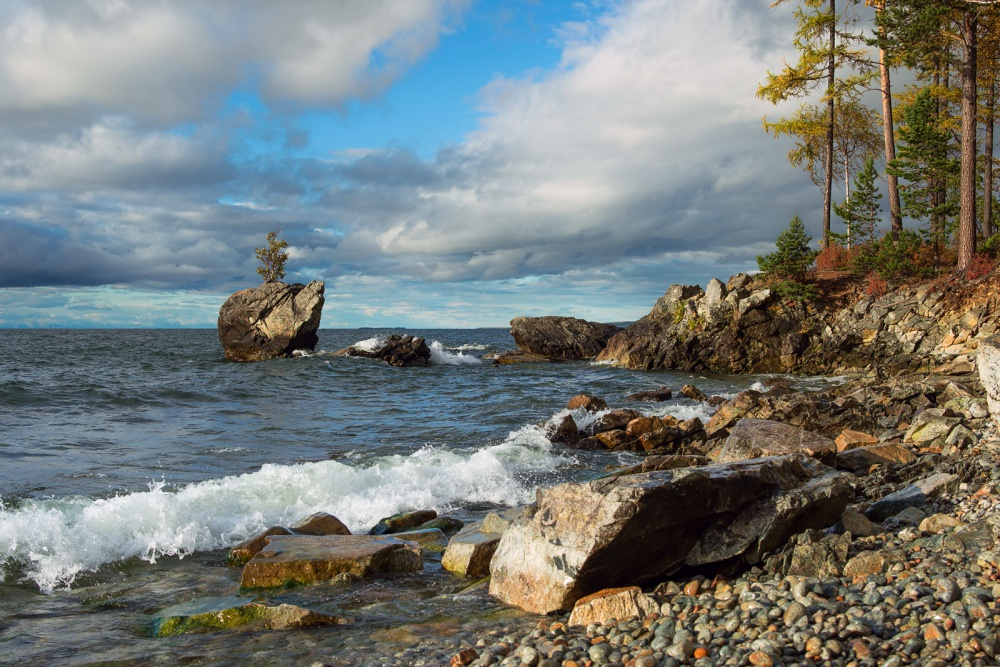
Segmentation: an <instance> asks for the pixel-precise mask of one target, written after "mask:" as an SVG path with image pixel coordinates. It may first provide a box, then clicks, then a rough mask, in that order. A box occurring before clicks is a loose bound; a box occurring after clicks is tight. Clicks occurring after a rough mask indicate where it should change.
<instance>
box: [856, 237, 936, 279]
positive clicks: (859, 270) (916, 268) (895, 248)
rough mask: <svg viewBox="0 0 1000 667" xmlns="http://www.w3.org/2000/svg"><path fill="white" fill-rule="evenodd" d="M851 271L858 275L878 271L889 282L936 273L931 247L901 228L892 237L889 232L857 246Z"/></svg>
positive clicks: (920, 238)
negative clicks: (897, 233)
mask: <svg viewBox="0 0 1000 667" xmlns="http://www.w3.org/2000/svg"><path fill="white" fill-rule="evenodd" d="M851 271H852V272H853V273H855V274H857V275H860V276H870V275H871V274H872V273H873V272H874V273H877V274H878V275H879V276H880V277H881V278H882V279H884V280H886V281H889V282H899V281H902V280H906V279H908V278H929V277H933V276H934V274H935V269H934V258H933V252H932V250H931V247H930V245H929V244H928V243H926V242H925V240H924V239H923V237H922V236H921V235H920V234H919V233H917V232H915V231H913V230H911V229H904V230H902V231H901V232H899V235H898V238H897V239H894V238H893V237H892V235H891V234H886V235H885V236H883V237H882V238H880V239H878V240H876V241H872V242H870V243H866V244H864V245H862V246H859V247H858V248H857V254H856V255H855V256H854V258H853V259H852V262H851Z"/></svg>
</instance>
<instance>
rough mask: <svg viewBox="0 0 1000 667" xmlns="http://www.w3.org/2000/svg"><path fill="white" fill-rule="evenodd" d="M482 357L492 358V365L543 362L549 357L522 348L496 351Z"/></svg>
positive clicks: (546, 361) (547, 360)
mask: <svg viewBox="0 0 1000 667" xmlns="http://www.w3.org/2000/svg"><path fill="white" fill-rule="evenodd" d="M484 359H487V360H492V361H493V365H494V366H511V365H514V364H544V363H548V362H549V361H550V359H549V358H548V357H543V356H542V355H540V354H531V353H530V352H524V351H523V350H516V351H507V352H497V353H495V354H489V355H487V356H485V357H484Z"/></svg>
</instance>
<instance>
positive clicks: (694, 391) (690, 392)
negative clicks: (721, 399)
mask: <svg viewBox="0 0 1000 667" xmlns="http://www.w3.org/2000/svg"><path fill="white" fill-rule="evenodd" d="M681 396H684V397H686V398H690V399H691V400H692V401H702V402H704V401H707V400H708V396H706V395H705V393H704V392H703V391H702V390H701V389H698V387H696V386H694V385H693V384H686V385H684V386H683V387H681Z"/></svg>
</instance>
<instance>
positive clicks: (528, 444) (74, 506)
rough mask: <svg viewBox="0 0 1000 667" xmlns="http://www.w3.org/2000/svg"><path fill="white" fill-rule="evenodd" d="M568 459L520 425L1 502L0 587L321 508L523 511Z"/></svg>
mask: <svg viewBox="0 0 1000 667" xmlns="http://www.w3.org/2000/svg"><path fill="white" fill-rule="evenodd" d="M567 462H571V459H569V458H567V457H566V455H564V454H560V453H556V452H555V451H554V448H553V447H552V446H551V444H550V443H549V441H548V440H547V439H546V438H545V436H544V434H543V432H542V430H541V429H540V428H538V427H535V426H526V427H523V428H521V429H519V430H517V431H514V432H512V433H511V434H510V435H509V436H508V437H507V439H506V440H504V441H503V442H501V443H498V444H495V445H492V446H489V447H485V448H483V449H480V450H477V451H473V452H453V451H447V450H444V449H439V448H434V447H425V448H423V449H420V450H418V451H415V452H413V453H411V454H408V455H405V456H404V455H396V456H389V457H382V458H379V459H375V460H374V461H372V462H370V463H369V464H368V465H366V466H364V467H361V466H351V465H348V464H345V463H342V462H339V461H321V462H315V463H302V464H296V465H276V464H267V465H264V466H262V467H261V469H260V470H258V471H256V472H253V473H247V474H244V475H239V476H230V477H224V478H221V479H214V480H208V481H204V482H198V483H194V484H190V485H188V486H185V487H183V488H181V489H179V490H176V491H172V490H168V489H167V488H166V485H165V484H164V483H162V482H159V483H155V484H151V485H150V487H149V489H148V490H146V491H141V492H135V493H128V494H123V495H119V496H115V497H112V498H107V499H98V500H94V499H91V498H82V497H67V498H61V499H50V500H27V501H24V502H23V503H22V504H20V505H19V506H17V507H16V508H9V509H8V508H6V507H5V506H4V505H3V502H2V500H0V581H4V580H5V577H8V576H10V575H11V573H12V572H14V571H18V572H20V573H23V576H24V577H26V578H27V579H30V580H32V581H34V582H35V584H36V585H37V586H38V588H39V589H40V590H42V591H43V592H52V591H54V590H56V589H59V588H65V587H69V586H70V585H72V583H73V582H74V581H75V579H76V577H77V576H78V575H80V574H81V573H83V572H90V571H95V570H97V569H98V568H100V567H101V566H103V565H107V564H110V563H114V562H118V561H122V560H126V559H130V558H141V559H144V560H146V561H148V562H150V563H153V562H155V561H156V560H157V559H158V558H160V557H164V556H177V557H181V558H183V557H184V556H185V555H188V554H191V553H193V552H196V551H211V550H215V549H223V548H227V547H230V546H232V545H233V544H236V543H238V542H240V541H242V540H245V539H246V538H248V537H250V536H252V535H255V534H257V533H258V532H260V531H261V530H263V529H265V528H267V527H269V526H272V525H282V524H284V525H287V524H289V523H294V522H295V521H298V520H299V519H302V518H304V517H306V516H309V515H310V514H312V513H314V512H319V511H324V512H329V513H331V514H333V515H335V516H337V517H338V518H340V520H341V521H343V522H344V523H346V524H347V525H348V526H349V527H350V528H351V530H352V531H353V532H358V531H364V530H367V529H368V528H369V527H370V526H372V525H374V524H375V523H376V522H377V521H378V520H379V519H381V518H383V517H386V516H390V515H392V514H395V513H397V512H401V511H406V510H411V509H415V508H433V509H436V510H438V511H448V510H450V509H454V508H455V507H458V506H460V505H462V504H464V503H476V502H488V503H495V504H499V505H508V506H513V505H518V504H523V503H526V502H530V501H531V500H532V499H533V495H534V486H533V485H531V484H530V483H529V481H528V480H527V479H526V478H528V477H531V476H533V475H537V474H539V473H541V474H547V473H551V472H553V471H555V470H556V469H557V468H558V467H560V466H562V465H564V464H566V463H567Z"/></svg>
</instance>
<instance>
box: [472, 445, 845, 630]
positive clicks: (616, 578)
mask: <svg viewBox="0 0 1000 667" xmlns="http://www.w3.org/2000/svg"><path fill="white" fill-rule="evenodd" d="M848 477H849V476H848V475H846V474H843V473H837V472H836V471H834V470H831V469H829V468H827V467H825V466H823V465H821V464H819V463H817V462H815V461H814V460H812V459H810V458H808V457H806V456H803V455H790V456H781V457H770V458H764V459H755V460H752V461H744V462H739V463H729V464H715V465H710V466H705V467H700V468H681V469H677V470H671V471H654V472H646V473H640V474H634V475H625V476H617V477H605V478H601V479H597V480H592V481H589V482H582V483H566V484H560V485H558V486H555V487H552V488H550V489H545V490H539V492H538V504H537V510H536V511H535V512H534V514H533V515H530V516H525V517H522V518H521V519H518V520H517V521H515V522H514V524H513V525H511V527H510V528H509V529H508V530H507V532H506V533H504V536H503V538H501V540H500V545H499V547H498V549H497V552H496V554H495V555H494V557H493V562H492V565H491V572H492V579H491V582H490V594H491V595H494V596H496V597H498V598H500V599H501V600H503V601H504V602H507V603H509V604H513V605H515V606H518V607H521V608H523V609H525V610H528V611H531V612H533V613H549V612H552V611H556V610H565V609H570V608H571V607H572V605H573V603H574V602H576V601H577V600H578V599H580V598H581V597H584V596H585V595H588V594H590V593H593V592H595V591H598V590H600V589H602V588H611V587H616V586H622V585H631V584H640V585H641V584H642V583H643V582H646V581H651V580H653V579H655V578H657V577H663V576H665V575H668V574H670V573H672V572H674V571H676V570H677V569H679V568H680V567H682V566H685V565H687V566H692V567H697V566H701V565H709V564H712V563H719V562H723V561H727V560H730V559H733V558H742V559H743V560H745V561H746V562H749V563H755V562H759V561H760V559H761V557H762V555H763V554H764V553H765V552H768V551H773V550H774V549H776V548H777V547H779V546H780V545H782V544H783V543H784V541H785V540H786V539H787V538H788V536H790V535H792V534H795V533H798V532H801V531H802V530H805V529H806V528H811V527H815V528H826V527H827V526H831V525H833V524H834V523H836V521H837V520H838V519H839V518H840V516H841V515H842V514H843V511H844V508H845V506H846V504H847V501H848V499H849V498H850V497H851V495H852V490H851V486H850V484H849V481H848Z"/></svg>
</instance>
